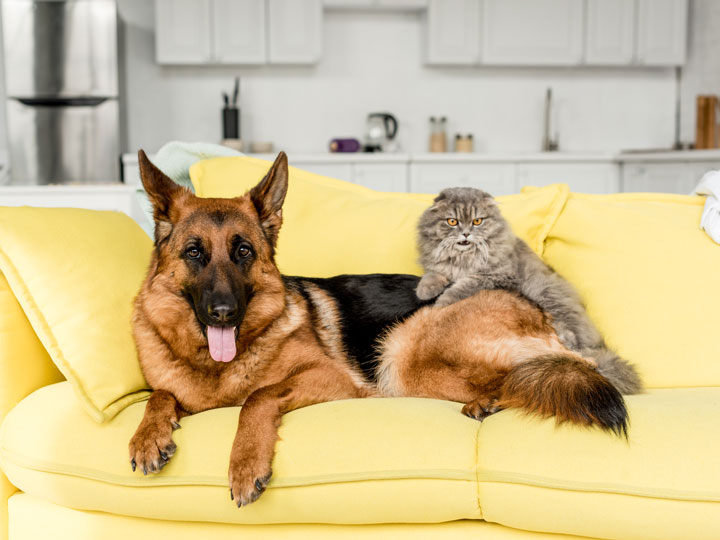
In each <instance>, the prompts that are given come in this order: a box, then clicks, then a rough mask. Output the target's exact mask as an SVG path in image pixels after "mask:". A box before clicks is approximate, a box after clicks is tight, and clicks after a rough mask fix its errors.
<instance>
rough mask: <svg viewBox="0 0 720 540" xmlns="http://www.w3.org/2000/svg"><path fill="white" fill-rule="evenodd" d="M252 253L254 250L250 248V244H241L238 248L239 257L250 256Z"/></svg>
mask: <svg viewBox="0 0 720 540" xmlns="http://www.w3.org/2000/svg"><path fill="white" fill-rule="evenodd" d="M250 253H252V251H250V248H249V247H248V246H240V247H239V248H237V254H238V257H242V258H245V257H248V256H249V255H250Z"/></svg>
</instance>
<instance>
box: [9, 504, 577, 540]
mask: <svg viewBox="0 0 720 540" xmlns="http://www.w3.org/2000/svg"><path fill="white" fill-rule="evenodd" d="M10 518H11V534H12V540H38V538H52V539H53V540H98V539H99V538H102V540H127V539H128V538H172V539H173V540H198V539H202V540H238V539H245V538H250V539H252V540H277V539H282V540H323V539H328V540H378V539H379V538H380V539H391V540H418V539H422V540H448V539H451V540H465V539H467V540H478V539H481V540H488V539H490V540H587V538H580V537H579V536H566V535H562V536H557V535H554V534H552V535H551V534H543V533H533V532H529V531H520V530H518V529H511V528H509V527H503V526H501V525H495V524H494V523H487V522H485V521H478V520H462V521H450V522H446V523H419V524H418V523H391V524H379V525H328V524H325V523H308V524H298V523H292V524H289V525H265V524H263V525H236V524H228V523H207V522H192V521H167V520H158V519H142V518H135V517H129V516H120V515H117V514H108V513H105V512H88V511H82V510H74V509H72V508H67V507H64V506H58V505H55V504H52V503H49V502H47V501H44V500H42V499H40V498H38V497H33V496H32V495H28V494H27V493H19V494H17V495H15V496H14V497H12V499H10Z"/></svg>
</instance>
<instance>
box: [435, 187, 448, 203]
mask: <svg viewBox="0 0 720 540" xmlns="http://www.w3.org/2000/svg"><path fill="white" fill-rule="evenodd" d="M447 191H448V190H447V189H443V190H442V191H441V192H440V193H438V195H437V197H435V199H434V200H433V202H434V203H436V202H440V201H443V200H445V199H447V196H448V194H447Z"/></svg>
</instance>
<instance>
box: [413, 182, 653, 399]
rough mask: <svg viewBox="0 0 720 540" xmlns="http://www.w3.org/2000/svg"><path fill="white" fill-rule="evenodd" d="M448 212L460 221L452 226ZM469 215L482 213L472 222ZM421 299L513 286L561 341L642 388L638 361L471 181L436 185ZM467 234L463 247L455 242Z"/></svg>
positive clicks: (444, 299)
mask: <svg viewBox="0 0 720 540" xmlns="http://www.w3.org/2000/svg"><path fill="white" fill-rule="evenodd" d="M448 218H455V219H457V220H458V224H457V226H456V227H451V226H450V225H448V223H447V219H448ZM474 218H483V221H482V223H481V224H480V225H479V226H473V224H472V220H473V219H474ZM418 233H419V235H418V247H419V249H420V264H421V265H422V267H423V268H424V269H425V275H423V277H422V279H421V280H420V283H419V284H418V287H417V295H418V297H419V298H420V299H422V300H428V299H430V298H434V297H436V296H437V297H438V298H437V300H436V302H435V305H438V306H446V305H449V304H452V303H454V302H457V301H458V300H462V299H463V298H467V297H469V296H472V295H473V294H475V293H476V292H478V291H479V290H482V289H507V290H512V291H517V292H519V293H520V294H522V295H523V296H524V297H525V298H527V299H528V300H530V301H532V302H534V303H535V304H537V305H538V306H539V307H540V308H541V309H543V310H544V311H545V312H546V313H548V314H550V316H551V317H552V323H553V327H554V328H555V331H556V332H557V334H558V337H559V338H560V340H561V341H562V342H563V344H564V345H565V346H566V347H568V348H569V349H571V350H573V351H576V352H578V353H580V354H582V355H583V356H587V357H590V358H594V359H595V360H596V362H597V363H598V371H599V372H600V373H601V374H602V375H603V376H605V377H606V378H607V379H608V380H610V382H612V383H613V384H614V385H615V387H616V388H617V389H618V390H619V391H620V392H622V393H623V394H633V393H637V392H640V391H641V390H642V384H641V382H640V378H639V377H638V374H637V372H636V371H635V368H634V367H633V366H632V365H630V364H629V363H628V362H626V361H625V360H623V359H621V358H620V357H619V356H618V355H617V354H616V353H614V352H613V351H612V350H610V349H608V347H607V345H606V344H605V342H604V340H603V338H602V336H601V335H600V332H599V331H598V329H597V328H595V325H594V324H593V323H592V321H591V320H590V318H589V317H588V315H587V312H586V311H585V308H584V306H583V304H582V301H581V300H580V297H579V295H578V293H577V291H575V289H574V287H573V286H572V285H570V283H568V282H567V281H565V280H564V279H563V278H562V277H560V276H559V275H558V274H557V273H556V272H555V271H554V270H553V269H552V268H551V267H550V266H548V265H547V264H545V263H544V262H543V261H542V259H540V257H538V256H537V255H536V254H535V253H534V252H533V251H532V250H531V249H530V247H529V246H528V245H527V244H526V243H525V242H523V241H522V240H521V239H520V238H518V237H517V236H516V235H515V234H514V233H513V232H512V230H511V229H510V225H509V224H508V223H507V221H505V219H504V218H503V217H502V215H501V214H500V211H499V209H498V207H497V205H496V204H495V200H494V199H493V197H492V196H491V195H489V194H488V193H486V192H484V191H481V190H479V189H474V188H448V189H445V190H443V191H441V192H440V194H439V195H438V196H437V197H436V198H435V202H434V203H433V205H432V206H431V207H430V208H428V209H427V210H426V211H425V212H424V213H423V215H422V216H421V217H420V221H419V223H418ZM463 240H465V241H467V242H468V245H467V246H460V245H458V242H460V241H463Z"/></svg>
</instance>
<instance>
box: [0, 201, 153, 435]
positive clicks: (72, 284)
mask: <svg viewBox="0 0 720 540" xmlns="http://www.w3.org/2000/svg"><path fill="white" fill-rule="evenodd" d="M151 244H152V243H151V241H150V239H149V238H148V237H147V235H146V234H145V233H144V232H143V231H142V229H140V227H139V226H138V225H137V224H136V223H135V222H134V221H133V220H131V219H130V218H129V217H127V216H125V215H124V214H120V213H117V212H98V211H92V210H80V209H73V208H29V207H23V208H4V207H0V272H2V274H4V275H5V278H6V279H7V282H8V284H9V286H10V289H11V290H12V293H13V294H14V295H15V297H16V298H17V300H18V302H19V303H20V306H22V310H23V311H24V312H25V315H26V316H27V319H28V320H29V321H30V324H31V325H32V328H33V330H34V331H35V333H36V334H37V336H38V337H39V338H40V341H41V342H42V344H43V346H44V347H45V349H46V350H47V351H48V353H49V354H50V358H51V359H52V361H53V362H54V363H55V365H56V366H57V367H58V369H59V370H60V371H61V372H62V374H63V375H64V376H65V377H66V378H67V380H68V381H70V383H71V384H72V386H73V388H74V390H75V392H76V394H77V396H78V398H79V399H80V401H81V402H82V404H83V405H84V408H85V410H86V411H87V412H88V413H89V414H90V416H92V417H93V418H94V419H95V420H96V421H99V422H101V421H104V420H107V419H109V418H112V417H113V416H114V415H115V414H117V413H118V412H119V411H120V410H122V409H123V408H124V407H125V406H127V405H128V404H130V403H132V402H134V401H138V400H140V399H142V398H143V397H145V396H146V395H147V392H142V391H141V390H142V389H144V388H147V384H146V382H145V379H144V378H143V375H142V373H141V371H140V366H139V364H138V361H137V355H136V352H135V345H134V342H133V338H132V334H131V326H130V316H131V312H132V301H133V298H134V296H135V295H136V294H137V292H138V290H139V289H140V284H141V282H142V280H143V277H144V275H145V271H146V269H147V265H148V262H149V259H150V249H151ZM13 339H18V338H17V336H15V337H13Z"/></svg>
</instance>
